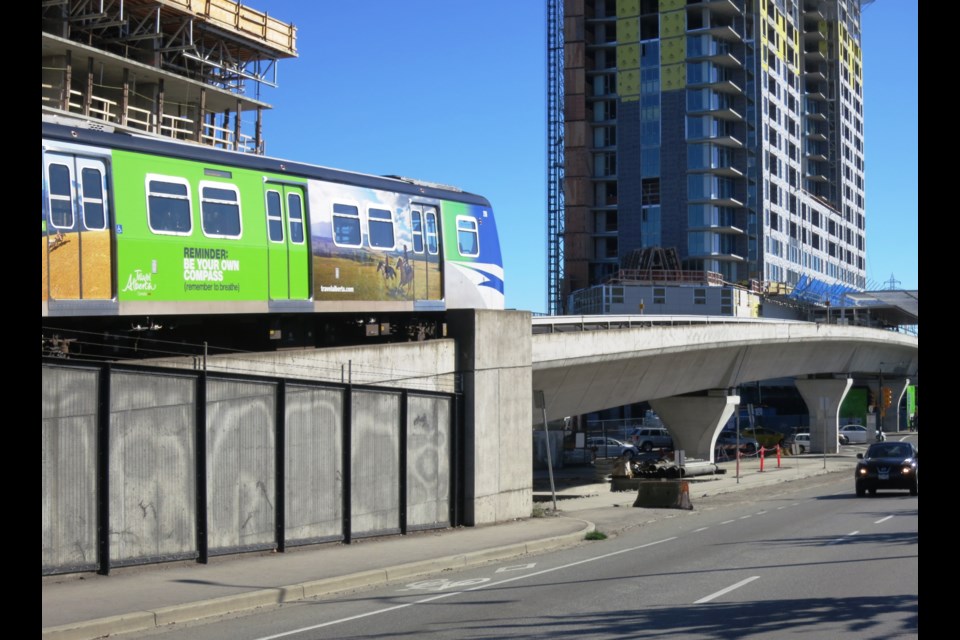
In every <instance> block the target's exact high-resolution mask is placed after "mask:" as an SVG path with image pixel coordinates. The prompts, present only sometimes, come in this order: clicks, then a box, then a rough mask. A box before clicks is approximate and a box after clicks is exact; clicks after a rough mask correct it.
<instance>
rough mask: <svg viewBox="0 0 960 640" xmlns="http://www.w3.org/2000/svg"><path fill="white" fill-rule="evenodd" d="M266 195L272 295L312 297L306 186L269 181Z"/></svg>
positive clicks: (278, 298) (280, 298) (283, 297)
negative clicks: (305, 196) (304, 187)
mask: <svg viewBox="0 0 960 640" xmlns="http://www.w3.org/2000/svg"><path fill="white" fill-rule="evenodd" d="M264 196H265V198H266V213H267V242H268V248H267V272H268V279H269V290H270V299H271V300H306V299H308V298H309V297H310V250H309V247H310V243H309V242H308V237H307V234H308V233H309V231H308V229H307V211H306V199H305V198H304V189H303V187H302V186H300V185H291V184H280V183H275V182H268V183H266V185H265V191H264Z"/></svg>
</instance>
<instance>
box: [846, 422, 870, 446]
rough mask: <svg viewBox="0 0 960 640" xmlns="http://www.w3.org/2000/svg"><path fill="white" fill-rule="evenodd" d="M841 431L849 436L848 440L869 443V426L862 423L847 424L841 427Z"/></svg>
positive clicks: (855, 442)
mask: <svg viewBox="0 0 960 640" xmlns="http://www.w3.org/2000/svg"><path fill="white" fill-rule="evenodd" d="M840 433H841V434H843V435H845V436H846V437H847V440H848V441H849V442H851V443H853V444H866V443H867V428H866V427H865V426H863V425H862V424H845V425H843V426H842V427H840Z"/></svg>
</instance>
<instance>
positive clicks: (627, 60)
mask: <svg viewBox="0 0 960 640" xmlns="http://www.w3.org/2000/svg"><path fill="white" fill-rule="evenodd" d="M639 68H640V45H639V44H618V45H617V69H639Z"/></svg>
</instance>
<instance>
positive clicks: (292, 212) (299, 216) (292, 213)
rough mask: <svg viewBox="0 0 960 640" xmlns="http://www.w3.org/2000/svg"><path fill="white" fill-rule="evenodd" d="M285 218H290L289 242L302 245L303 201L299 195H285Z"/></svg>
mask: <svg viewBox="0 0 960 640" xmlns="http://www.w3.org/2000/svg"><path fill="white" fill-rule="evenodd" d="M287 216H288V217H289V218H290V242H292V243H294V244H303V200H302V199H301V198H300V194H299V193H288V194H287Z"/></svg>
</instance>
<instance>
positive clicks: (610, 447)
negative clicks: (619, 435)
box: [587, 436, 640, 458]
mask: <svg viewBox="0 0 960 640" xmlns="http://www.w3.org/2000/svg"><path fill="white" fill-rule="evenodd" d="M587 449H590V450H592V451H594V452H595V453H596V454H597V457H598V458H619V457H620V456H622V455H623V454H627V455H628V456H629V457H631V458H632V457H634V456H637V455H639V454H640V451H639V450H637V448H636V447H635V446H633V445H632V444H627V443H626V442H621V441H620V440H617V439H616V438H604V437H602V436H597V437H593V438H587Z"/></svg>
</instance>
